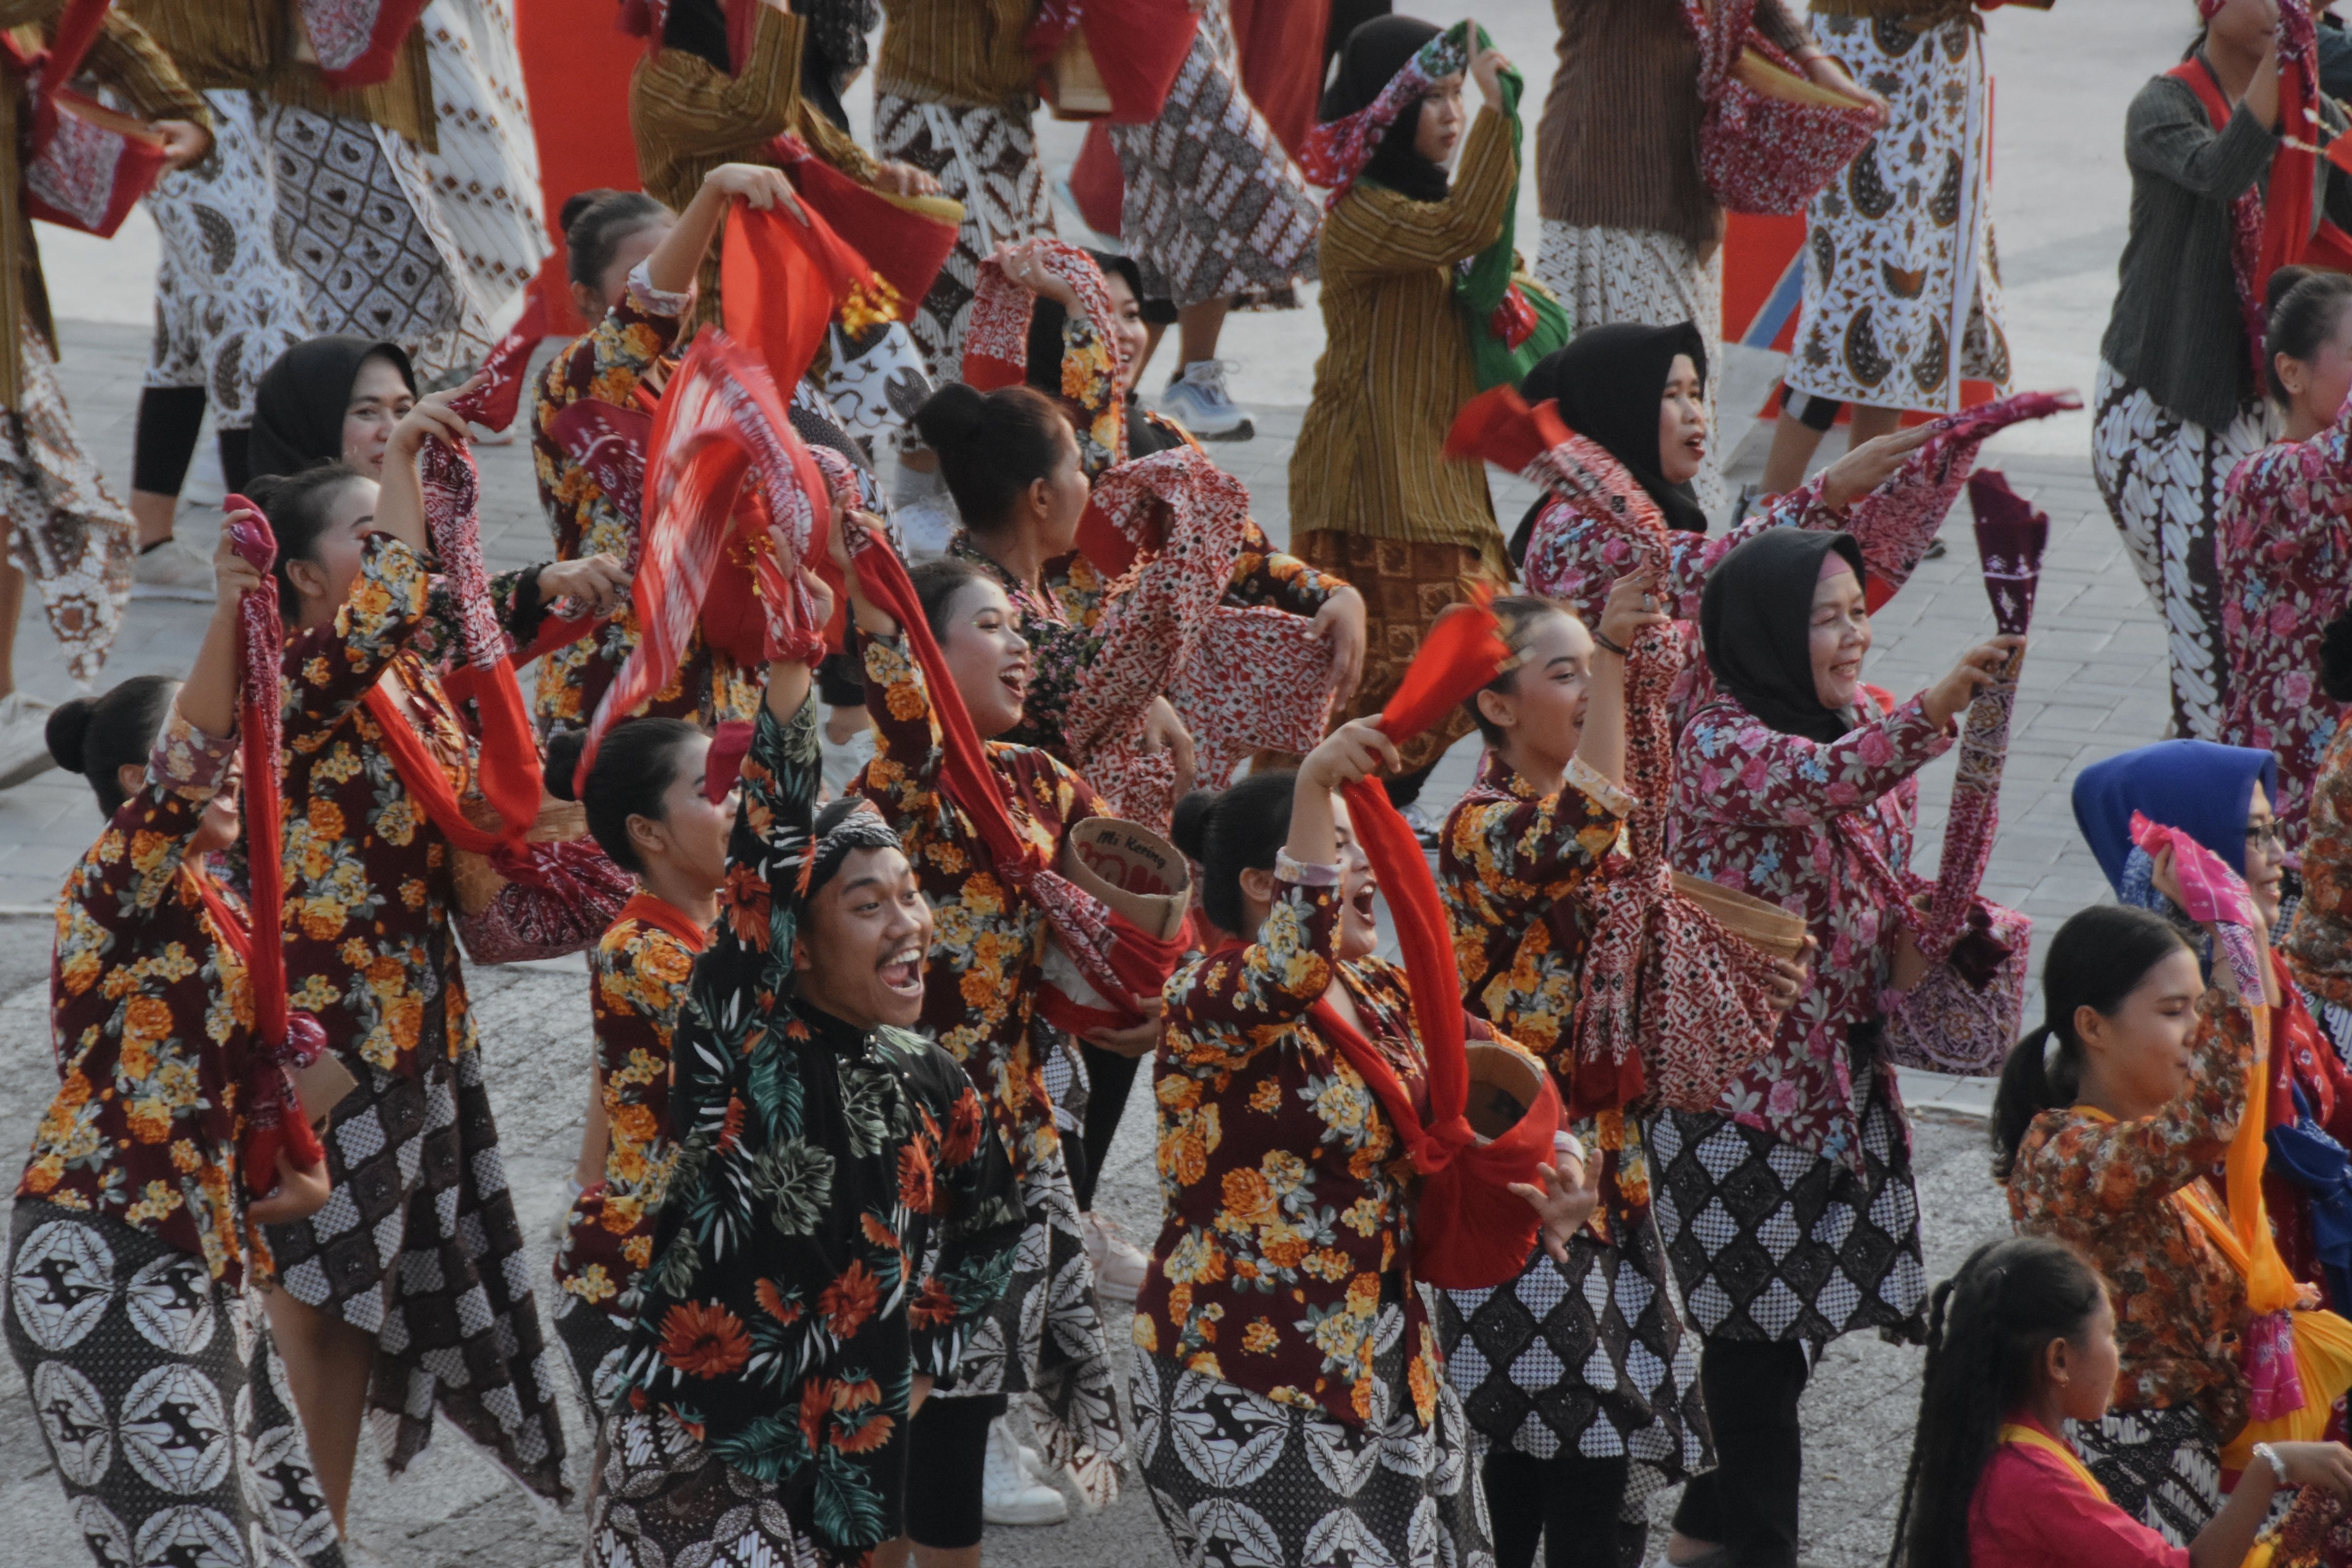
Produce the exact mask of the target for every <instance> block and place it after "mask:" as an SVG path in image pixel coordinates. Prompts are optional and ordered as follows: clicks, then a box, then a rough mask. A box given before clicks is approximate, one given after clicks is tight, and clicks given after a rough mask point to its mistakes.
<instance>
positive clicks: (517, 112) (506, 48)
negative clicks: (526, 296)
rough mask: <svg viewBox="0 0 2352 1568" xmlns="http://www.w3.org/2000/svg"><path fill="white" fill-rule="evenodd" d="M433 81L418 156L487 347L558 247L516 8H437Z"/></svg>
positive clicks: (445, 257)
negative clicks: (426, 134) (428, 123)
mask: <svg viewBox="0 0 2352 1568" xmlns="http://www.w3.org/2000/svg"><path fill="white" fill-rule="evenodd" d="M420 21H421V24H422V26H423V27H424V31H425V63H426V65H427V66H428V67H429V68H430V69H431V71H432V74H433V142H434V146H433V150H432V151H431V152H429V153H428V152H425V151H424V150H422V149H419V150H418V153H417V158H418V163H419V164H420V166H421V168H422V170H423V174H424V176H425V185H424V189H423V191H422V192H421V193H418V194H421V195H422V205H424V206H425V209H426V216H427V220H428V230H429V232H430V233H431V234H432V235H433V237H434V238H435V240H436V243H437V244H438V245H439V246H440V247H441V259H442V263H443V265H444V266H445V267H446V268H448V269H449V273H450V276H451V277H452V278H454V279H456V280H457V287H458V288H459V289H462V290H464V292H465V294H466V297H467V300H468V301H469V304H470V313H471V314H472V315H473V316H474V317H477V318H478V319H479V321H481V322H482V327H481V329H480V330H481V331H483V332H484V333H485V336H486V341H485V342H483V343H482V344H481V345H480V346H479V347H478V349H476V350H475V354H476V357H477V358H478V357H479V355H480V353H482V352H484V351H487V350H488V347H489V340H495V339H496V337H497V336H498V335H499V333H500V332H502V331H505V329H506V328H507V327H509V326H510V325H512V324H513V319H514V317H515V316H517V315H519V314H520V311H521V300H522V292H523V289H525V288H527V287H528V286H529V285H530V281H531V279H533V278H536V277H537V276H538V275H539V268H540V264H541V262H543V261H545V260H546V259H547V258H548V255H549V254H550V252H551V251H552V250H553V248H554V246H553V243H552V242H551V240H549V238H548V237H547V216H546V211H545V208H544V207H543V206H542V205H541V195H540V186H539V143H538V142H537V140H536V139H535V138H534V137H533V135H532V133H531V121H530V95H529V94H528V92H527V91H526V90H525V89H524V86H523V76H522V56H521V54H520V50H519V48H518V46H517V44H516V41H515V39H516V29H515V6H514V3H513V0H433V3H432V4H431V5H427V6H426V7H425V15H424V16H423V17H422V18H420Z"/></svg>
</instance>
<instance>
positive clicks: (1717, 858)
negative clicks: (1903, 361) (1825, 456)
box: [1649, 528, 2022, 1568]
mask: <svg viewBox="0 0 2352 1568" xmlns="http://www.w3.org/2000/svg"><path fill="white" fill-rule="evenodd" d="M1864 592H1865V569H1864V563H1863V555H1862V550H1861V547H1860V546H1859V545H1858V544H1856V543H1855V542H1854V541H1853V539H1852V538H1851V537H1849V536H1848V535H1845V534H1843V533H1828V532H1821V531H1814V530H1811V529H1795V528H1772V529H1767V530H1765V531H1763V532H1761V533H1759V534H1758V535H1757V536H1756V537H1755V538H1753V539H1750V540H1749V541H1748V542H1746V543H1745V544H1742V545H1741V546H1740V547H1739V548H1738V549H1737V550H1735V551H1733V552H1731V553H1730V554H1729V555H1727V556H1726V557H1724V559H1723V562H1722V563H1721V564H1720V565H1718V566H1717V567H1716V569H1715V570H1714V572H1713V573H1711V574H1709V575H1708V577H1707V579H1706V589H1705V591H1704V593H1703V594H1702V596H1701V600H1700V608H1699V627H1700V635H1701V637H1702V639H1703V641H1704V643H1705V647H1706V661H1707V666H1708V668H1709V670H1710V672H1711V673H1712V674H1713V676H1714V678H1715V681H1716V684H1717V695H1716V696H1714V697H1713V698H1712V699H1710V700H1707V701H1706V702H1705V703H1703V704H1702V705H1701V706H1700V707H1699V708H1698V709H1697V710H1696V711H1695V712H1693V713H1692V714H1691V716H1690V719H1689V721H1688V722H1687V723H1686V724H1685V727H1684V729H1683V731H1682V734H1681V737H1680V740H1679V741H1678V742H1677V745H1676V773H1677V780H1678V782H1677V785H1676V792H1675V862H1676V864H1677V866H1678V867H1679V868H1681V869H1682V870H1685V871H1686V872H1690V873H1692V874H1694V875H1696V876H1700V877H1704V878H1706V879H1709V880H1712V881H1717V882H1721V883H1723V884H1725V885H1726V886H1727V887H1731V888H1734V889H1738V890H1739V891H1741V892H1745V893H1749V894H1753V895H1755V896H1756V897H1759V898H1762V899H1765V900H1768V901H1770V902H1773V903H1777V904H1780V906H1781V907H1782V908H1783V909H1786V910H1790V911H1791V912H1801V913H1802V914H1803V915H1804V917H1805V920H1806V922H1807V925H1808V926H1809V927H1810V929H1811V935H1812V937H1813V940H1814V941H1815V942H1817V943H1818V944H1819V951H1818V953H1817V955H1816V958H1815V962H1814V966H1813V971H1812V978H1811V984H1810V985H1809V986H1808V987H1807V988H1806V991H1805V994H1803V995H1802V996H1801V997H1800V998H1799V999H1798V1002H1797V1005H1796V1006H1795V1007H1794V1008H1793V1009H1792V1010H1791V1011H1790V1014H1789V1015H1788V1017H1787V1019H1786V1020H1785V1022H1784V1023H1783V1024H1782V1026H1781V1028H1780V1035H1779V1037H1778V1038H1777V1039H1776V1040H1775V1042H1774V1044H1773V1047H1772V1048H1771V1050H1770V1051H1769V1053H1768V1054H1767V1055H1766V1056H1765V1058H1763V1059H1762V1060H1761V1061H1759V1062H1758V1063H1757V1064H1756V1065H1755V1066H1754V1067H1752V1068H1748V1070H1747V1071H1746V1072H1744V1073H1742V1074H1741V1075H1740V1076H1739V1077H1738V1079H1734V1080H1733V1082H1732V1084H1731V1086H1730V1087H1729V1088H1728V1089H1726V1090H1725V1092H1724V1097H1723V1100H1722V1101H1721V1103H1720V1105H1719V1107H1718V1108H1717V1110H1711V1111H1703V1112H1697V1113H1692V1112H1685V1111H1679V1110H1668V1111H1666V1112H1665V1113H1664V1114H1663V1115H1661V1116H1659V1117H1658V1118H1657V1119H1656V1120H1655V1121H1653V1122H1652V1123H1651V1126H1650V1129H1649V1131H1650V1137H1651V1147H1652V1149H1653V1150H1654V1152H1655V1153H1656V1157H1657V1162H1658V1165H1659V1169H1660V1173H1661V1175H1660V1180H1659V1182H1658V1184H1657V1189H1656V1202H1657V1212H1658V1224H1659V1228H1660V1230H1661V1231H1662V1232H1663V1233H1664V1236H1665V1238H1666V1249H1667V1255H1668V1257H1669V1258H1671V1259H1672V1261H1673V1263H1674V1265H1675V1273H1676V1275H1677V1276H1679V1278H1680V1280H1681V1284H1682V1288H1683V1299H1684V1300H1685V1301H1686V1302H1687V1303H1688V1304H1689V1308H1690V1312H1691V1316H1692V1318H1693V1320H1694V1321H1696V1323H1697V1325H1698V1328H1699V1331H1700V1332H1701V1334H1702V1335H1703V1336H1704V1338H1705V1348H1704V1349H1703V1350H1702V1351H1701V1352H1700V1358H1699V1381H1700V1386H1701V1388H1702V1390H1703V1392H1704V1393H1705V1395H1706V1408H1707V1413H1708V1416H1709V1418H1710V1421H1711V1423H1712V1425H1713V1426H1714V1430H1715V1447H1716V1456H1717V1459H1718V1461H1719V1465H1718V1468H1716V1469H1714V1470H1711V1471H1709V1472H1708V1473H1707V1474H1706V1475H1704V1476H1701V1477H1699V1478H1697V1479H1695V1480H1693V1481H1692V1482H1691V1484H1690V1486H1689V1488H1688V1489H1686V1490H1685V1492H1684V1494H1683V1501H1682V1505H1681V1507H1680V1508H1679V1509H1677V1510H1676V1511H1675V1541H1674V1542H1673V1543H1672V1544H1671V1546H1670V1548H1669V1554H1670V1556H1671V1559H1672V1560H1673V1561H1674V1562H1675V1563H1686V1562H1690V1561H1693V1560H1695V1559H1696V1558H1698V1557H1700V1556H1703V1555H1704V1554H1705V1553H1706V1552H1708V1551H1711V1550H1714V1549H1717V1548H1718V1547H1719V1548H1720V1549H1722V1550H1723V1551H1724V1552H1727V1553H1728V1554H1729V1557H1730V1560H1731V1561H1732V1562H1734V1563H1740V1564H1742V1565H1743V1568H1745V1565H1748V1564H1769V1565H1774V1568H1787V1565H1788V1564H1790V1563H1793V1562H1794V1560H1795V1553H1796V1544H1797V1500H1798V1495H1799V1491H1800V1487H1801V1477H1802V1473H1803V1435H1802V1431H1801V1428H1800V1426H1799V1425H1798V1420H1797V1404H1798V1400H1799V1397H1800V1396H1801V1394H1802V1393H1803V1391H1804V1385H1805V1380H1806V1377H1807V1375H1808V1373H1809V1371H1810V1368H1811V1361H1812V1357H1813V1356H1814V1355H1815V1354H1817V1353H1818V1352H1819V1350H1820V1348H1821V1347H1822V1345H1825V1344H1827V1343H1828V1342H1830V1341H1831V1340H1833V1339H1835V1338H1837V1337H1838V1336H1840V1335H1842V1334H1847V1333H1852V1332H1853V1331H1856V1330H1860V1329H1885V1330H1889V1331H1895V1332H1897V1333H1904V1334H1909V1335H1912V1336H1914V1337H1916V1334H1917V1332H1918V1330H1919V1310H1920V1307H1921V1305H1922V1303H1923V1302H1924V1301H1925V1300H1926V1299H1927V1279H1926V1274H1925V1270H1924V1268H1923V1266H1922V1264H1921V1261H1920V1242H1919V1207H1918V1197H1917V1193H1916V1185H1915V1184H1914V1181H1913V1178H1912V1174H1911V1152H1910V1138H1909V1133H1908V1131H1907V1130H1906V1127H1905V1125H1904V1121H1903V1111H1902V1102H1901V1100H1900V1098H1899V1097H1898V1094H1897V1091H1896V1089H1895V1071H1894V1067H1893V1064H1892V1063H1890V1062H1888V1061H1886V1060H1885V1059H1884V1058H1882V1057H1881V1056H1880V1055H1879V1053H1878V1051H1877V1049H1876V1038H1877V1035H1878V1029H1879V1022H1880V1016H1879V1000H1878V998H1879V996H1880V994H1881V988H1882V987H1883V986H1884V985H1885V976H1886V973H1887V968H1886V966H1887V964H1888V963H1889V962H1890V961H1891V959H1892V956H1893V933H1894V931H1895V929H1896V922H1895V919H1894V917H1893V915H1892V912H1891V910H1890V906H1891V905H1892V904H1893V903H1894V902H1895V900H1898V899H1900V898H1902V897H1903V896H1904V894H1903V891H1902V889H1901V888H1900V886H1899V884H1897V883H1896V882H1895V880H1894V875H1893V870H1892V868H1895V867H1898V866H1905V865H1907V864H1909V862H1910V858H1911V850H1912V843H1913V835H1914V831H1915V830H1914V819H1915V811H1916V806H1915V801H1916V795H1917V788H1918V786H1917V784H1916V778H1915V775H1916V773H1917V772H1918V770H1919V769H1920V768H1921V767H1923V766H1925V765H1926V764H1927V763H1928V762H1930V761H1931V760H1933V759H1934V758H1936V757H1937V756H1940V755H1942V754H1943V752H1945V751H1946V750H1947V749H1948V747H1949V746H1950V745H1951V743H1952V740H1953V738H1954V734H1955V731H1954V728H1953V721H1954V720H1955V719H1957V718H1958V716H1959V714H1960V713H1961V711H1962V710H1964V709H1966V708H1967V707H1968V705H1969V701H1970V700H1971V699H1972V698H1973V697H1974V696H1975V694H1976V693H1977V692H1978V691H1979V689H1982V688H1984V687H1986V686H1988V685H1990V684H1991V683H1992V681H1993V680H1994V679H1997V677H1998V674H1999V672H2000V669H2001V668H2003V667H2004V666H2005V665H2006V664H2007V663H2008V660H2009V658H2010V656H2011V653H2012V652H2013V651H2015V649H2017V648H2018V647H2021V646H2022V645H2021V639H2019V638H2016V637H1995V638H1993V639H1991V640H1990V641H1989V642H1986V643H1984V644H1981V645H1979V647H1974V648H1971V649H1969V651H1968V652H1967V653H1966V654H1964V655H1963V656H1962V657H1961V658H1960V660H1959V662H1958V664H1957V665H1955V666H1954V667H1953V669H1952V671H1951V673H1950V674H1948V675H1947V676H1945V677H1944V678H1943V679H1940V680H1938V681H1937V682H1936V683H1935V684H1934V685H1932V686H1930V687H1928V688H1927V689H1926V690H1924V691H1922V692H1920V693H1919V694H1918V695H1917V696H1916V697H1913V698H1912V699H1910V700H1908V701H1906V702H1899V703H1898V702H1897V701H1895V699H1894V698H1893V697H1892V696H1891V695H1889V694H1887V693H1885V692H1883V691H1880V690H1878V689H1875V688H1870V687H1865V686H1864V685H1863V684H1862V679H1861V670H1862V661H1863V658H1864V656H1865V655H1866V654H1867V653H1868V652H1869V651H1870V643H1871V633H1870V617H1869V613H1868V611H1867V609H1866V608H1865V604H1866V601H1865V597H1864ZM1727 1210H1728V1212H1729V1213H1730V1215H1731V1216H1732V1221H1733V1223H1732V1224H1730V1225H1728V1226H1727V1225H1723V1224H1720V1223H1718V1221H1717V1218H1716V1217H1714V1216H1717V1215H1722V1214H1724V1213H1725V1212H1726V1211H1727ZM1759 1235H1766V1236H1771V1237H1774V1239H1773V1241H1772V1242H1771V1243H1770V1245H1769V1247H1768V1248H1767V1249H1766V1256H1767V1257H1769V1258H1770V1262H1769V1267H1768V1266H1766V1265H1765V1264H1764V1263H1763V1262H1762V1261H1761V1260H1757V1261H1754V1262H1751V1261H1750V1260H1752V1259H1757V1249H1758V1247H1759V1246H1763V1245H1764V1244H1762V1243H1759V1242H1758V1241H1757V1239H1756V1238H1757V1237H1759ZM1781 1237H1794V1238H1795V1239H1794V1242H1793V1245H1790V1246H1788V1247H1782V1246H1781V1245H1780V1238H1781Z"/></svg>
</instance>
